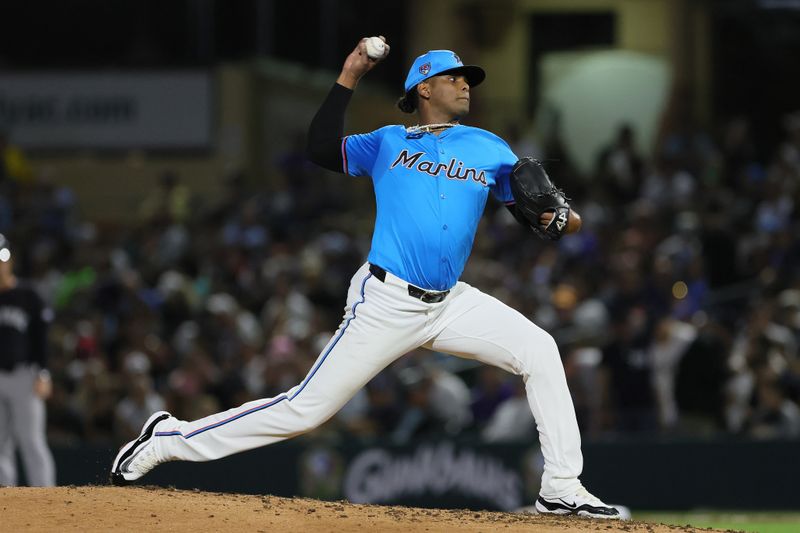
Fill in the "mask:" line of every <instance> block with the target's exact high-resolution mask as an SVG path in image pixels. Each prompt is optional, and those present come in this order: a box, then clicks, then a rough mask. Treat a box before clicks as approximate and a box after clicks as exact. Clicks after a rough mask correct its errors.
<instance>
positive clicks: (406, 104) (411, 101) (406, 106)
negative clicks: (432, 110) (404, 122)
mask: <svg viewBox="0 0 800 533" xmlns="http://www.w3.org/2000/svg"><path fill="white" fill-rule="evenodd" d="M418 104H419V94H417V88H416V87H414V88H413V89H411V90H410V91H408V92H407V93H406V94H404V95H403V96H402V98H400V99H399V100H398V101H397V107H398V108H399V109H400V111H402V112H403V113H413V112H414V111H416V110H417V106H418Z"/></svg>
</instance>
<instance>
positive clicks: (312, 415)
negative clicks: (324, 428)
mask: <svg viewBox="0 0 800 533" xmlns="http://www.w3.org/2000/svg"><path fill="white" fill-rule="evenodd" d="M334 414H335V412H334V413H330V412H328V411H327V410H324V411H320V410H317V411H314V410H306V409H304V410H301V411H300V413H299V419H300V420H299V424H298V426H299V427H298V433H308V432H309V431H312V430H314V429H316V428H318V427H319V426H321V425H322V424H324V423H325V422H327V421H328V419H329V418H330V417H332V416H333V415H334Z"/></svg>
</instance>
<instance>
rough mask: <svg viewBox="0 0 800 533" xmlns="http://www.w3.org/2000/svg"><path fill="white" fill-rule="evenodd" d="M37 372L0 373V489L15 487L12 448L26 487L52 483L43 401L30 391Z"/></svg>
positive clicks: (52, 465) (30, 368)
mask: <svg viewBox="0 0 800 533" xmlns="http://www.w3.org/2000/svg"><path fill="white" fill-rule="evenodd" d="M36 375H37V369H36V368H35V367H33V366H29V365H19V366H17V367H16V368H15V369H14V370H13V371H11V372H6V371H3V370H0V485H7V486H15V485H17V483H18V479H17V468H16V460H15V456H14V449H15V447H16V448H17V449H19V453H20V455H21V456H22V463H23V465H24V466H25V474H26V478H27V482H28V485H30V486H33V487H51V486H53V485H55V483H56V472H55V463H54V461H53V456H52V454H51V453H50V449H49V448H48V447H47V440H46V428H45V416H46V415H45V406H44V401H43V400H42V399H41V398H39V397H38V396H37V395H36V393H35V392H34V390H33V384H34V381H35V379H36Z"/></svg>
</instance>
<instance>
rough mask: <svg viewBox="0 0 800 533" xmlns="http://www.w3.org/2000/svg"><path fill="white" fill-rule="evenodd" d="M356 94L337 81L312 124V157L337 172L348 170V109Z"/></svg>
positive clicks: (310, 155)
mask: <svg viewBox="0 0 800 533" xmlns="http://www.w3.org/2000/svg"><path fill="white" fill-rule="evenodd" d="M352 95H353V91H352V90H350V89H348V88H347V87H344V86H343V85H339V84H338V83H335V84H334V85H333V87H332V88H331V90H330V92H329V93H328V96H327V97H326V98H325V101H324V102H322V107H320V108H319V111H317V114H316V115H314V119H313V120H312V121H311V125H310V126H309V127H308V146H307V152H308V158H309V159H311V161H313V162H314V163H316V164H317V165H319V166H321V167H324V168H327V169H328V170H333V171H334V172H340V173H343V172H344V168H343V161H342V137H343V136H344V112H345V110H346V109H347V104H348V103H349V102H350V97H351V96H352Z"/></svg>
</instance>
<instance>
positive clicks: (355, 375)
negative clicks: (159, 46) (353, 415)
mask: <svg viewBox="0 0 800 533" xmlns="http://www.w3.org/2000/svg"><path fill="white" fill-rule="evenodd" d="M420 346H423V347H425V348H429V349H431V350H435V351H439V352H445V353H449V354H453V355H456V356H459V357H465V358H469V359H476V360H478V361H481V362H483V363H487V364H490V365H494V366H497V367H500V368H502V369H504V370H506V371H508V372H512V373H514V374H517V375H520V376H522V378H523V380H524V381H525V389H526V391H527V395H528V403H529V404H530V407H531V411H532V412H533V415H534V418H535V419H536V423H537V427H538V430H539V440H540V444H541V449H542V454H543V456H544V461H545V465H544V475H543V477H542V485H541V495H542V496H544V497H547V498H558V497H562V496H565V495H567V494H569V493H571V492H572V491H574V490H575V489H576V488H577V487H578V486H579V484H580V482H579V481H578V476H579V475H580V473H581V470H582V468H583V457H582V455H581V450H580V433H579V430H578V423H577V420H576V417H575V409H574V408H573V405H572V398H571V397H570V394H569V390H568V388H567V381H566V377H565V375H564V368H563V366H562V363H561V358H560V355H559V352H558V347H557V346H556V343H555V341H554V340H553V338H552V337H551V336H550V335H549V334H548V333H547V332H545V331H544V330H542V329H541V328H539V327H538V326H536V325H535V324H533V323H532V322H530V321H529V320H528V319H526V318H525V317H524V316H523V315H521V314H520V313H518V312H517V311H515V310H514V309H512V308H510V307H508V306H507V305H505V304H503V303H502V302H500V301H499V300H497V299H495V298H493V297H491V296H489V295H486V294H484V293H482V292H480V291H479V290H477V289H475V288H473V287H471V286H470V285H468V284H466V283H463V282H459V283H457V284H456V286H455V287H453V289H452V291H451V293H450V294H449V295H448V296H447V298H446V299H445V300H444V301H443V302H440V303H431V304H429V303H424V302H422V301H420V300H418V299H416V298H414V297H412V296H409V294H408V286H407V284H406V283H405V282H403V281H402V280H400V279H399V278H397V277H395V276H393V275H392V274H390V273H387V275H386V279H385V281H384V282H381V281H380V280H378V279H377V278H376V277H375V276H374V275H372V274H371V273H370V272H369V265H368V264H365V265H364V266H362V267H361V268H360V269H359V270H358V272H356V274H355V275H354V276H353V278H352V280H351V283H350V289H349V292H348V295H347V306H346V307H345V315H344V320H343V321H342V324H341V326H339V329H338V330H337V332H336V334H335V335H334V336H333V337H332V338H331V340H330V342H328V345H327V346H326V347H325V349H324V350H323V351H322V353H321V354H320V355H319V357H318V358H317V360H316V362H315V363H314V366H313V367H312V368H311V370H310V371H309V373H308V375H307V376H306V377H305V379H303V381H302V382H301V383H300V384H299V385H297V386H295V387H293V388H292V389H290V390H289V391H287V392H285V393H283V394H280V395H278V396H276V397H274V398H269V399H261V400H255V401H252V402H248V403H246V404H244V405H242V406H240V407H237V408H234V409H230V410H228V411H225V412H222V413H217V414H214V415H211V416H207V417H205V418H202V419H200V420H196V421H193V422H184V421H179V422H177V423H175V424H173V426H174V427H167V425H166V424H164V425H162V427H159V430H158V431H157V432H156V434H155V436H156V437H157V438H155V439H154V442H155V444H156V451H157V453H158V455H160V456H161V457H162V458H163V459H165V460H187V461H209V460H213V459H218V458H220V457H225V456H227V455H231V454H234V453H238V452H242V451H245V450H249V449H252V448H258V447H260V446H265V445H267V444H272V443H274V442H278V441H281V440H284V439H287V438H291V437H294V436H296V435H299V434H301V433H305V432H307V431H310V430H312V429H314V428H316V427H317V426H319V425H320V424H322V423H323V422H325V421H326V420H328V419H329V418H330V417H331V416H333V415H334V414H335V413H336V412H337V411H338V410H339V409H341V408H342V406H344V404H345V403H347V401H348V400H349V399H350V398H351V397H352V396H353V395H354V394H355V393H356V392H357V391H358V390H359V389H360V388H361V387H363V386H364V385H365V384H366V383H367V382H368V381H369V380H370V379H372V378H373V377H374V376H375V375H376V374H377V373H378V372H380V371H381V370H382V369H384V368H385V367H386V366H388V365H389V364H390V363H392V362H393V361H394V360H396V359H397V358H399V357H400V356H402V355H404V354H405V353H407V352H409V351H411V350H413V349H415V348H418V347H420Z"/></svg>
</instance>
